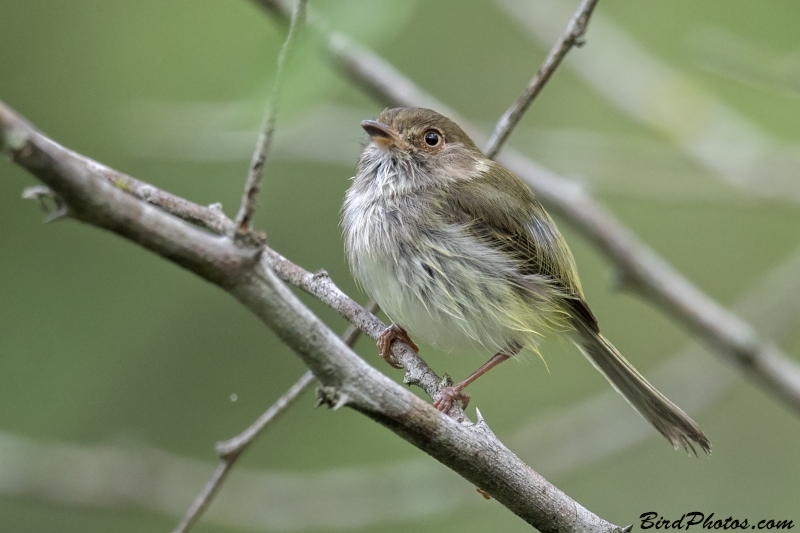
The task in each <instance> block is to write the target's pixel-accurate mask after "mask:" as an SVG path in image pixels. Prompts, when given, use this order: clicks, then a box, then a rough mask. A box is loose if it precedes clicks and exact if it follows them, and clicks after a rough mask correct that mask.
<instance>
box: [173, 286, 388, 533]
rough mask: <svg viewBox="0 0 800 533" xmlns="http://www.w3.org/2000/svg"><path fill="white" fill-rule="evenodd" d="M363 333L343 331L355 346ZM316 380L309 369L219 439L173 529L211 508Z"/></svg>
mask: <svg viewBox="0 0 800 533" xmlns="http://www.w3.org/2000/svg"><path fill="white" fill-rule="evenodd" d="M367 309H368V310H369V312H371V313H376V312H377V310H378V306H377V304H375V303H374V302H371V303H370V304H368V305H367ZM360 334H361V331H360V330H359V329H358V328H356V327H355V326H353V325H350V326H349V327H348V328H347V331H345V332H344V334H343V335H342V340H343V341H344V343H345V344H347V345H348V346H349V347H351V348H352V347H353V346H354V345H355V343H356V341H358V337H359V335H360ZM316 381H317V380H316V378H315V377H314V373H313V372H311V371H310V370H309V371H308V372H306V373H305V374H303V375H302V376H301V377H300V379H298V380H297V383H295V384H294V385H292V386H291V387H289V390H288V391H286V393H285V394H284V395H283V396H281V397H280V398H278V399H277V400H276V401H275V403H274V404H272V405H271V406H270V408H269V409H267V410H266V411H265V412H264V414H262V415H261V416H260V417H258V419H257V420H256V421H255V422H253V424H252V425H251V426H250V427H248V428H247V429H246V430H244V431H243V432H242V433H240V434H239V435H237V436H235V437H233V438H232V439H229V440H226V441H222V442H218V443H217V446H216V449H217V455H219V457H220V459H221V461H220V463H219V465H218V466H217V468H216V469H215V470H214V473H213V474H212V475H211V479H209V480H208V482H207V483H206V484H205V486H204V487H203V490H202V491H200V494H198V495H197V498H195V500H194V501H193V502H192V505H191V506H190V507H189V509H188V510H187V511H186V514H185V515H184V517H183V518H182V519H181V521H180V523H179V524H178V526H177V527H176V528H175V529H174V530H173V533H186V532H187V531H189V530H190V529H191V528H192V526H193V525H194V524H195V523H196V522H197V521H198V520H199V519H200V517H201V516H202V515H203V513H204V512H205V511H206V509H208V506H209V505H211V502H212V501H214V497H215V496H216V495H217V493H218V492H219V489H220V488H221V487H222V483H223V482H224V481H225V479H226V478H227V477H228V472H230V470H231V469H232V468H233V465H235V464H236V461H237V460H238V459H239V457H241V456H242V453H243V452H244V451H245V450H246V449H247V448H248V447H249V446H250V445H251V444H252V443H253V442H254V441H255V439H256V438H258V436H259V435H261V433H263V432H264V430H265V429H267V427H268V426H269V425H270V424H272V422H274V421H275V420H276V419H277V418H278V417H279V416H280V415H282V414H283V413H284V412H286V411H287V410H288V409H289V407H291V406H292V405H294V403H295V401H296V400H297V399H298V398H299V397H300V395H301V394H303V393H304V392H305V391H306V390H307V389H308V388H309V387H310V386H311V385H312V384H314V383H316Z"/></svg>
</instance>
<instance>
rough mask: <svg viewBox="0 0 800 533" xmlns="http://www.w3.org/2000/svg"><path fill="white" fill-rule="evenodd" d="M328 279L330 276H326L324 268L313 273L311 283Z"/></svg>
mask: <svg viewBox="0 0 800 533" xmlns="http://www.w3.org/2000/svg"><path fill="white" fill-rule="evenodd" d="M330 278H331V276H330V274H328V271H327V270H325V269H324V268H320V269H319V270H317V271H316V272H314V275H313V276H312V279H313V281H319V280H321V279H330Z"/></svg>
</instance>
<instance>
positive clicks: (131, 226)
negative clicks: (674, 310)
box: [0, 103, 620, 533]
mask: <svg viewBox="0 0 800 533" xmlns="http://www.w3.org/2000/svg"><path fill="white" fill-rule="evenodd" d="M0 151H1V152H3V153H5V154H7V155H8V156H9V157H11V159H12V160H13V161H14V162H15V163H16V164H18V165H19V166H21V167H22V168H25V169H26V170H28V171H29V172H31V173H32V174H33V175H34V176H36V177H37V178H39V179H40V180H41V181H42V182H43V183H44V184H46V185H47V186H48V187H50V189H52V190H53V192H54V193H56V194H57V195H58V196H60V197H61V198H62V199H63V200H64V201H65V202H66V203H67V205H68V206H69V209H70V214H71V216H74V217H75V218H77V219H79V220H81V221H84V222H87V223H90V224H92V225H95V226H97V227H99V228H103V229H107V230H109V231H113V232H115V233H117V234H119V235H122V236H123V237H126V238H128V239H130V240H132V241H134V242H136V243H138V244H140V245H141V246H143V247H145V248H147V249H149V250H151V251H153V252H155V253H157V254H159V255H161V256H162V257H165V258H167V259H170V260H171V261H173V262H175V263H177V264H179V265H181V266H183V267H184V268H186V269H188V270H191V271H192V272H194V273H196V274H198V275H199V276H201V277H203V278H204V279H206V280H208V281H210V282H212V283H214V284H216V285H218V286H220V287H221V288H223V289H225V290H226V291H228V292H229V293H230V294H231V295H232V296H234V297H235V298H236V299H238V300H239V301H240V302H241V303H242V304H243V305H244V306H245V307H247V308H248V309H249V310H250V311H251V312H252V313H253V314H255V315H256V316H257V317H258V318H259V319H260V320H261V321H262V322H263V323H264V324H265V325H266V326H267V327H269V328H270V329H271V330H272V331H273V332H274V333H275V334H276V335H277V336H278V337H279V338H280V339H281V340H282V341H283V342H285V343H286V344H287V345H288V346H289V347H291V348H292V350H294V351H295V353H296V354H297V355H298V356H299V357H300V359H301V360H302V361H303V362H304V363H305V364H306V366H308V367H309V369H310V370H311V371H312V372H313V373H314V375H315V376H316V378H317V379H318V380H319V381H320V385H321V389H320V390H321V392H322V394H323V399H324V400H325V402H326V403H327V404H328V405H331V406H335V407H340V406H347V407H350V408H352V409H354V410H356V411H358V412H360V413H362V414H364V415H366V416H368V417H369V418H371V419H373V420H375V421H376V422H379V423H380V424H382V425H384V426H385V427H387V428H388V429H390V430H392V431H393V432H395V433H396V434H397V435H399V436H400V437H402V438H403V439H405V440H407V441H408V442H410V443H412V444H413V445H415V446H416V447H418V448H419V449H421V450H422V451H424V452H426V453H428V454H429V455H431V456H432V457H434V458H435V459H437V460H438V461H439V462H441V463H442V464H444V465H446V466H448V467H449V468H451V469H452V470H454V471H455V472H457V473H458V474H460V475H461V476H463V477H464V478H465V479H467V480H468V481H469V482H470V483H472V484H474V485H476V486H477V487H478V488H480V489H481V490H483V491H485V492H487V493H488V494H490V495H491V496H492V497H493V498H494V499H496V500H497V501H498V502H499V503H501V504H502V505H504V506H506V507H507V508H508V509H509V510H511V511H512V512H513V513H515V514H516V515H517V516H519V517H520V518H522V519H523V520H524V521H526V522H527V523H528V524H530V525H532V526H534V527H536V528H537V529H538V530H539V531H542V532H544V533H549V532H553V533H555V532H559V533H563V532H576V533H577V532H580V533H593V532H598V533H599V532H610V531H618V530H620V528H619V527H618V526H615V525H613V524H611V523H609V522H607V521H605V520H603V519H602V518H600V517H598V516H597V515H594V514H593V513H591V512H590V511H589V510H587V509H586V508H584V507H583V506H581V505H580V504H579V503H577V502H576V501H574V500H572V499H571V498H569V496H567V495H566V494H564V493H563V492H562V491H560V490H559V489H558V488H556V487H555V486H553V485H552V484H550V483H549V482H548V481H547V480H545V479H544V478H543V477H542V476H541V475H539V474H538V473H536V472H534V471H533V470H532V469H531V468H530V467H529V466H527V465H526V464H525V463H523V462H522V461H521V460H520V459H519V458H518V457H517V456H516V455H514V454H513V453H512V452H511V451H510V450H509V449H508V448H506V447H505V446H504V445H503V444H502V443H501V442H500V441H499V439H497V437H496V436H495V435H494V433H493V432H492V431H491V430H490V429H489V427H488V426H487V425H486V423H485V422H484V421H479V422H478V423H477V424H472V423H471V422H469V421H467V420H464V419H458V420H457V419H454V418H451V417H449V416H447V415H444V414H442V413H440V412H439V411H437V410H436V409H434V408H433V407H432V406H430V405H429V404H427V403H426V402H424V401H422V400H420V399H419V398H417V397H416V396H415V395H413V394H412V393H411V392H409V391H407V390H405V389H404V388H403V387H401V386H400V385H398V384H396V383H395V382H393V381H392V380H390V379H389V378H387V377H386V376H384V375H383V374H381V373H380V372H378V371H377V370H375V369H374V368H373V367H371V366H370V365H368V364H367V363H366V362H365V361H364V360H363V359H361V358H360V357H358V355H357V354H355V353H354V352H353V351H352V350H351V349H350V348H349V347H348V346H347V345H346V344H345V343H344V342H342V340H341V339H339V338H338V337H337V336H336V335H335V334H334V333H333V332H332V331H331V330H330V329H329V328H328V327H327V326H325V324H324V323H322V322H321V321H320V319H319V318H318V317H317V316H316V315H314V314H313V313H312V312H311V311H310V310H309V309H308V308H307V307H306V306H305V305H303V303H302V302H301V301H300V300H299V299H298V298H297V297H296V296H295V295H294V294H293V293H292V291H291V290H290V289H289V288H288V287H286V286H285V285H284V284H283V283H281V281H280V279H279V278H278V277H277V276H276V274H275V272H274V271H273V270H271V269H270V268H267V267H266V262H265V261H260V260H259V256H260V255H261V254H260V251H261V249H260V248H257V249H251V248H245V247H242V246H237V244H236V243H234V241H232V240H231V239H230V238H227V237H219V236H214V235H209V234H208V233H206V232H204V231H201V230H199V229H197V228H194V227H192V226H190V225H189V224H187V223H186V222H184V221H182V220H180V219H178V218H175V217H173V216H171V215H169V214H167V213H165V212H163V211H161V210H160V209H158V208H156V207H154V206H151V205H148V204H146V203H144V202H142V201H140V200H138V199H137V198H135V197H133V196H132V195H130V194H127V193H125V192H122V191H121V190H119V189H118V188H116V187H114V186H113V185H111V184H109V183H108V182H107V181H106V179H105V177H104V176H103V172H100V171H99V170H98V169H100V168H106V167H104V166H102V165H100V164H99V163H97V162H95V161H92V160H90V159H88V158H86V157H84V156H81V155H79V154H77V153H75V152H72V151H70V150H67V149H65V148H64V147H62V146H60V145H58V144H57V143H55V142H54V141H52V140H50V139H49V138H47V137H45V136H44V135H42V134H41V133H39V132H38V131H36V130H35V129H34V128H33V127H32V126H31V125H30V124H28V123H27V122H26V121H25V120H24V119H22V118H21V117H20V116H18V115H17V114H16V113H14V112H13V111H12V110H11V109H10V108H8V107H7V106H5V105H4V104H2V103H0ZM109 170H110V169H109ZM315 277H316V278H319V279H327V276H315ZM306 281H308V280H306ZM310 281H311V283H312V285H313V284H314V281H315V280H313V279H312V280H310ZM330 286H331V287H333V288H335V286H333V284H332V283H331V284H330ZM336 291H338V289H336ZM334 294H335V291H331V292H330V294H329V296H330V297H333V296H334ZM362 311H363V309H362ZM363 313H365V314H367V313H366V311H363ZM362 318H366V317H362ZM399 360H400V361H401V362H403V360H402V359H400V358H399Z"/></svg>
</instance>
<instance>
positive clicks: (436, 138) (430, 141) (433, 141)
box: [425, 130, 442, 146]
mask: <svg viewBox="0 0 800 533" xmlns="http://www.w3.org/2000/svg"><path fill="white" fill-rule="evenodd" d="M441 142H442V136H441V134H440V133H439V132H438V131H436V130H428V131H426V132H425V144H427V145H428V146H438V145H439V143H441Z"/></svg>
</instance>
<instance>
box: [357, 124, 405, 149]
mask: <svg viewBox="0 0 800 533" xmlns="http://www.w3.org/2000/svg"><path fill="white" fill-rule="evenodd" d="M361 127H362V128H364V131H366V132H367V133H368V134H369V137H370V139H371V140H372V141H374V142H376V143H377V144H379V145H381V146H385V147H386V148H395V147H398V146H400V145H401V144H402V142H403V141H402V139H401V138H400V136H399V135H398V134H397V132H396V131H395V130H394V129H392V128H390V127H389V126H387V125H386V124H384V123H383V122H378V121H377V120H364V121H362V122H361Z"/></svg>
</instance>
